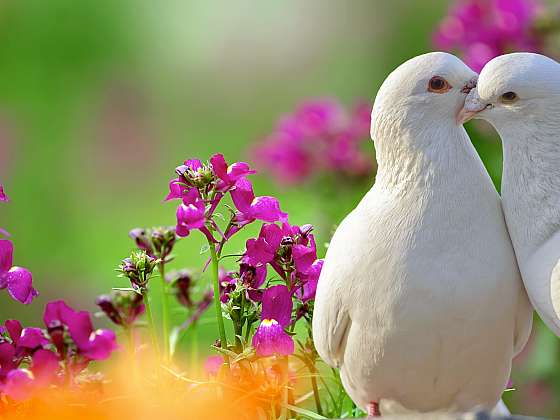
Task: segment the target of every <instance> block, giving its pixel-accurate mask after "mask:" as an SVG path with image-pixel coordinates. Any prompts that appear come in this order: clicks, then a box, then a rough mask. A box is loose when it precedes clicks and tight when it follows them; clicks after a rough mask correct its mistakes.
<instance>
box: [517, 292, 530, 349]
mask: <svg viewBox="0 0 560 420" xmlns="http://www.w3.org/2000/svg"><path fill="white" fill-rule="evenodd" d="M532 327H533V306H532V305H531V302H529V298H528V296H527V292H526V290H525V288H524V287H520V288H519V296H518V299H517V313H516V314H515V331H514V337H513V356H514V357H515V356H517V355H518V354H519V353H521V351H522V350H523V348H524V347H525V344H527V341H528V340H529V336H530V335H531V329H532Z"/></svg>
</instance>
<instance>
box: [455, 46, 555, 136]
mask: <svg viewBox="0 0 560 420" xmlns="http://www.w3.org/2000/svg"><path fill="white" fill-rule="evenodd" d="M461 115H462V117H463V118H462V120H463V122H464V121H467V120H469V119H471V118H481V119H484V120H486V121H488V122H489V123H490V124H492V125H493V126H494V127H495V128H496V130H497V131H498V132H499V133H500V135H501V137H502V139H503V140H504V142H507V141H510V140H511V139H520V138H522V137H524V133H525V132H527V131H528V130H535V127H538V128H539V129H543V130H546V129H547V128H551V129H553V130H554V131H558V129H560V64H559V63H557V62H556V61H554V60H552V59H550V58H548V57H545V56H543V55H540V54H534V53H513V54H506V55H502V56H499V57H496V58H494V59H493V60H491V61H489V62H488V63H487V64H486V66H485V67H484V68H483V69H482V71H481V72H480V77H479V79H478V86H477V88H476V89H473V90H472V91H471V92H470V93H469V95H468V96H467V99H466V100H465V106H464V109H463V110H462V111H461Z"/></svg>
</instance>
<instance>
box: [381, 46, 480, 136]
mask: <svg viewBox="0 0 560 420" xmlns="http://www.w3.org/2000/svg"><path fill="white" fill-rule="evenodd" d="M476 78H477V74H476V73H475V72H474V71H472V70H471V69H470V68H469V67H467V65H465V63H463V62H462V61H461V60H459V59H458V58H457V57H455V56H454V55H451V54H447V53H443V52H432V53H428V54H423V55H420V56H418V57H414V58H412V59H410V60H408V61H407V62H405V63H403V64H401V65H400V66H399V67H397V68H396V69H395V70H394V71H393V72H392V73H391V74H390V75H389V76H388V77H387V79H385V81H384V82H383V85H382V86H381V88H380V89H379V92H378V93H377V97H376V98H375V103H374V106H373V111H372V126H371V136H372V139H373V140H374V142H375V143H376V147H377V146H378V143H381V142H383V141H385V140H384V139H385V138H387V137H389V138H390V137H395V136H394V134H395V133H396V132H399V133H400V134H404V135H405V136H406V134H407V133H410V132H416V133H418V132H420V131H423V132H425V133H427V134H428V135H427V136H425V138H426V139H427V140H426V141H428V139H430V138H431V139H434V137H433V136H431V135H430V134H429V133H430V132H431V131H432V130H437V129H441V127H443V126H445V127H456V126H457V122H456V118H457V114H458V112H459V111H460V110H461V109H462V108H463V103H464V101H465V97H466V96H467V94H468V93H469V92H470V91H471V90H472V89H473V88H474V87H475V86H476ZM389 133H392V135H391V134H389ZM408 137H411V136H408Z"/></svg>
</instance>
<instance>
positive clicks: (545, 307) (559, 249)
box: [520, 232, 560, 337]
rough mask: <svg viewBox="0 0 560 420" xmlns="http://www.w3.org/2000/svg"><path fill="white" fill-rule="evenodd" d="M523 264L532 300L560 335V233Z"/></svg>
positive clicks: (540, 313) (552, 328)
mask: <svg viewBox="0 0 560 420" xmlns="http://www.w3.org/2000/svg"><path fill="white" fill-rule="evenodd" d="M520 265H521V272H522V273H521V274H522V276H523V281H524V282H525V287H526V288H527V294H528V295H529V299H530V300H531V303H532V304H533V306H534V308H535V309H536V310H537V312H538V313H539V315H540V317H541V318H542V320H543V321H544V322H545V324H546V325H547V326H548V327H549V328H550V329H551V330H552V332H554V334H556V335H557V336H559V337H560V232H557V233H556V234H555V235H554V236H553V237H552V238H551V239H550V240H548V241H547V242H546V243H545V244H544V245H543V246H541V247H540V248H539V249H538V250H537V251H536V252H535V253H534V254H533V255H532V256H531V257H530V258H528V259H527V261H526V262H525V263H523V262H522V263H521V264H520Z"/></svg>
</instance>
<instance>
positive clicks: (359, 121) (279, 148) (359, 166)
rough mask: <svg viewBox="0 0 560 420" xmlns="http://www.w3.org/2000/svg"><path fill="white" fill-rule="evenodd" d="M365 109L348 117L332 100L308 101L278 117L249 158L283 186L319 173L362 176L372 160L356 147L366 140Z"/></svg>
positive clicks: (359, 107) (360, 106) (362, 106)
mask: <svg viewBox="0 0 560 420" xmlns="http://www.w3.org/2000/svg"><path fill="white" fill-rule="evenodd" d="M370 113H371V106H370V105H369V104H365V103H358V104H357V105H356V106H355V108H354V109H353V110H352V111H350V112H348V111H347V110H345V109H344V108H343V107H342V106H341V105H340V104H339V103H338V102H337V101H335V100H333V99H312V100H309V101H306V102H304V103H302V104H301V105H300V106H299V107H298V108H297V109H296V110H295V112H294V113H293V114H290V115H287V116H284V117H283V118H281V119H280V121H279V122H278V124H277V126H276V128H275V130H274V131H273V132H272V133H271V134H270V135H268V136H267V137H266V138H265V139H264V140H263V141H262V142H261V144H259V145H258V146H257V147H256V148H255V150H254V154H255V158H256V160H257V161H258V162H259V164H260V165H261V166H262V167H264V168H266V169H267V170H269V171H270V172H271V173H272V174H273V175H274V176H275V178H276V179H277V180H278V181H279V182H280V183H284V184H297V183H301V182H304V181H306V180H308V179H309V178H311V177H312V176H314V175H316V174H318V173H321V172H334V173H342V174H345V175H351V176H364V175H368V174H370V173H371V172H372V170H373V165H372V161H373V158H372V157H370V156H368V155H367V154H365V153H364V152H363V151H362V150H361V148H362V144H363V142H364V141H367V140H368V139H369V127H370Z"/></svg>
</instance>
